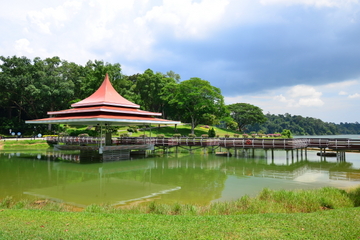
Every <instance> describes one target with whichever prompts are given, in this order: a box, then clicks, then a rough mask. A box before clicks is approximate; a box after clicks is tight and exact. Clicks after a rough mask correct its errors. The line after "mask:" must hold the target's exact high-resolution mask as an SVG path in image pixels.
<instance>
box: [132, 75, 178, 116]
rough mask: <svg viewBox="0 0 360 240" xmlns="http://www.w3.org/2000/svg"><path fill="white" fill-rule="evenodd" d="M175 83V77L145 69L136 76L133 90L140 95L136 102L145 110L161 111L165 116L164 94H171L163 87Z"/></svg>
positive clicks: (165, 103) (165, 102)
mask: <svg viewBox="0 0 360 240" xmlns="http://www.w3.org/2000/svg"><path fill="white" fill-rule="evenodd" d="M175 83H176V81H175V79H173V78H169V77H165V76H164V74H162V73H154V72H153V71H152V70H151V69H147V70H146V71H145V72H144V73H143V74H139V75H137V77H136V85H135V88H134V92H135V94H138V95H139V96H140V101H139V102H138V104H140V105H141V107H142V108H143V109H145V110H148V111H153V112H161V113H162V114H163V116H165V112H164V110H165V109H166V106H167V104H168V103H167V101H166V100H165V99H167V97H166V96H168V95H170V94H172V92H168V91H165V87H166V86H167V85H173V84H175ZM165 95H166V96H165Z"/></svg>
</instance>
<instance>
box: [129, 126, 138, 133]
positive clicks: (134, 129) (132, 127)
mask: <svg viewBox="0 0 360 240" xmlns="http://www.w3.org/2000/svg"><path fill="white" fill-rule="evenodd" d="M127 131H128V132H133V133H137V132H138V129H137V126H130V127H128V129H127Z"/></svg>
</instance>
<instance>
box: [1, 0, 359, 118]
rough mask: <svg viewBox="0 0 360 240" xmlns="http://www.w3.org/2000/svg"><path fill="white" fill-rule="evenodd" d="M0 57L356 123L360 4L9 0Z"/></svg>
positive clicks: (350, 0) (331, 0)
mask: <svg viewBox="0 0 360 240" xmlns="http://www.w3.org/2000/svg"><path fill="white" fill-rule="evenodd" d="M0 32H1V35H0V55H2V56H5V57H7V56H14V55H16V56H18V57H20V56H26V57H28V58H30V59H34V58H35V57H40V58H42V59H45V58H47V57H54V56H58V57H60V59H62V60H67V61H69V62H75V63H77V64H81V65H85V64H86V62H87V61H88V60H102V61H104V62H108V63H112V64H114V63H120V64H121V66H122V72H123V74H125V75H132V74H136V73H143V72H144V71H145V70H146V69H149V68H150V69H152V70H153V71H154V72H162V73H166V72H168V71H170V70H171V71H174V72H175V73H177V74H179V75H180V76H181V80H182V81H183V80H188V79H190V78H192V77H199V78H201V79H204V80H207V81H209V82H210V83H211V85H213V86H215V87H218V88H220V89H221V92H222V95H223V96H224V98H225V103H226V104H232V103H242V102H244V103H250V104H253V105H255V106H258V107H260V108H261V109H262V110H263V112H264V114H266V113H271V114H285V113H289V114H291V115H301V116H304V117H313V118H319V119H321V120H323V121H325V122H334V123H340V122H352V123H353V122H360V111H359V107H360V0H87V1H85V0H69V1H66V0H51V1H49V0H31V1H29V0H12V1H5V2H4V3H2V5H1V8H0Z"/></svg>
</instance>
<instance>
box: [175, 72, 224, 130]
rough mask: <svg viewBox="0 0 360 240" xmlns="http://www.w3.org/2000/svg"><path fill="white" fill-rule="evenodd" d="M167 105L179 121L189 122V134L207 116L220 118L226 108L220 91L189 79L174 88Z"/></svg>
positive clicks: (196, 79) (202, 81)
mask: <svg viewBox="0 0 360 240" xmlns="http://www.w3.org/2000/svg"><path fill="white" fill-rule="evenodd" d="M169 103H170V104H171V105H172V106H173V108H174V109H176V111H177V112H178V114H179V115H178V116H179V117H180V119H181V121H184V122H187V121H190V122H191V133H194V129H195V127H196V126H197V125H198V124H199V123H200V122H201V121H203V120H205V118H206V119H208V117H209V114H211V115H214V116H216V117H217V118H220V117H222V116H223V115H224V114H225V111H226V108H225V105H224V98H223V96H222V95H221V90H220V89H219V88H217V87H214V86H211V84H210V83H209V82H208V81H206V80H202V79H200V78H191V79H189V80H186V81H183V82H181V83H179V84H177V85H176V86H175V89H174V94H173V95H172V96H171V98H170V99H169Z"/></svg>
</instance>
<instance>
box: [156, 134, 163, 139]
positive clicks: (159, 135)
mask: <svg viewBox="0 0 360 240" xmlns="http://www.w3.org/2000/svg"><path fill="white" fill-rule="evenodd" d="M156 137H157V138H165V135H164V134H158V135H157V136H156Z"/></svg>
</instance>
